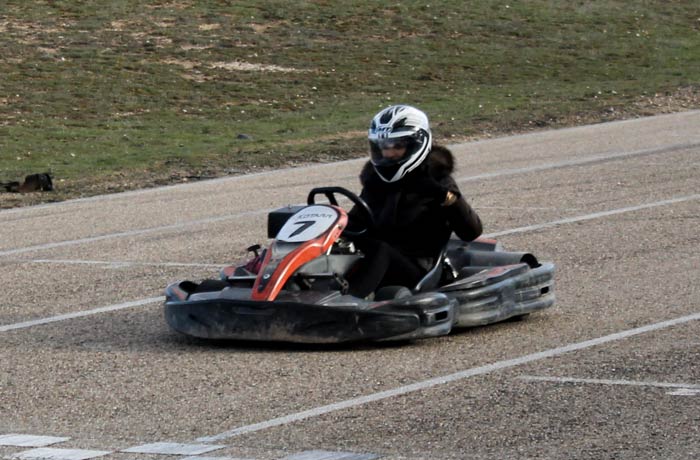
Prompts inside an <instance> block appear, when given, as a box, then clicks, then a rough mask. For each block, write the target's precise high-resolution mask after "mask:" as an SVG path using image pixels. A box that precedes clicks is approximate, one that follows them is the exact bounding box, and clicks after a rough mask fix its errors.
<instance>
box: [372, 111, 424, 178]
mask: <svg viewBox="0 0 700 460" xmlns="http://www.w3.org/2000/svg"><path fill="white" fill-rule="evenodd" d="M367 137H368V139H369V148H370V161H371V162H372V165H373V166H374V169H375V171H377V174H379V177H381V178H382V179H383V180H384V181H385V182H396V181H397V180H400V179H401V178H403V177H404V176H405V175H406V174H408V173H409V172H411V171H413V170H414V169H416V168H417V167H418V166H420V164H421V163H423V160H425V158H426V157H427V156H428V153H430V147H431V145H432V135H431V134H430V126H429V123H428V116H427V115H426V114H425V113H423V112H422V111H420V110H418V109H417V108H415V107H411V106H409V105H393V106H391V107H388V108H386V109H384V110H382V111H381V112H379V113H378V114H376V115H375V116H374V118H373V119H372V123H371V124H370V126H369V135H368V136H367ZM396 144H399V145H405V146H406V153H405V154H404V156H402V157H401V158H399V159H388V158H384V157H383V156H382V148H386V147H387V146H389V145H396Z"/></svg>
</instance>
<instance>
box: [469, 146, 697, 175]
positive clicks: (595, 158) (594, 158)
mask: <svg viewBox="0 0 700 460" xmlns="http://www.w3.org/2000/svg"><path fill="white" fill-rule="evenodd" d="M697 147H700V144H699V143H688V144H675V145H670V146H668V147H662V148H654V149H645V150H635V151H633V152H622V153H613V154H607V155H591V156H587V157H584V158H577V159H574V160H565V161H560V162H558V163H545V164H542V165H534V166H526V167H524V168H515V169H504V170H500V171H495V172H492V173H484V174H477V175H475V176H466V177H460V178H457V179H456V180H457V182H472V181H477V180H482V179H493V178H496V177H503V176H513V175H516V174H526V173H532V172H540V171H546V170H549V169H562V168H568V167H571V166H583V165H589V164H595V163H603V162H608V161H615V160H624V159H626V158H633V157H638V156H645V155H659V154H664V153H672V152H677V151H679V150H687V149H692V148H697Z"/></svg>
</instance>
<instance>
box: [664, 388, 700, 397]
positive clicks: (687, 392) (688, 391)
mask: <svg viewBox="0 0 700 460" xmlns="http://www.w3.org/2000/svg"><path fill="white" fill-rule="evenodd" d="M666 394H667V395H671V396H700V390H695V389H693V388H680V389H678V390H675V391H669V392H668V393H666Z"/></svg>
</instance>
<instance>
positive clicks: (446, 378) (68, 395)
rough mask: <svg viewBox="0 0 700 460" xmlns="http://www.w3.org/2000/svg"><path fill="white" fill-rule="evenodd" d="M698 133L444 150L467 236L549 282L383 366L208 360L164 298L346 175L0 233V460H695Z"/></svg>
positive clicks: (691, 123)
mask: <svg viewBox="0 0 700 460" xmlns="http://www.w3.org/2000/svg"><path fill="white" fill-rule="evenodd" d="M698 126H700V112H697V111H695V112H685V113H681V114H672V115H664V116H659V117H653V118H646V119H639V120H632V121H624V122H615V123H609V124H600V125H594V126H586V127H580V128H574V129H564V130H557V131H550V132H542V133H536V134H528V135H523V136H514V137H506V138H500V139H493V140H487V141H480V142H474V143H469V144H464V145H459V146H453V150H454V152H455V154H456V156H457V160H458V171H457V173H456V175H455V176H456V178H457V179H458V182H459V184H460V187H461V188H462V191H463V192H464V194H465V195H466V196H467V197H468V199H469V200H470V202H471V203H472V204H473V206H474V207H475V208H476V209H477V211H478V212H479V213H480V215H481V217H482V219H483V221H484V223H485V233H486V234H488V235H490V236H494V237H497V238H498V239H499V240H500V241H501V242H502V243H503V244H504V245H505V247H506V248H508V249H512V250H529V251H532V252H534V253H535V254H536V255H537V256H538V257H539V258H540V259H541V260H551V261H554V262H555V263H556V265H557V284H556V293H557V303H556V305H555V307H553V308H551V309H549V310H545V311H543V312H540V313H537V314H533V315H531V316H530V317H529V318H527V319H525V320H523V321H513V322H506V323H502V324H498V325H492V326H488V327H483V328H473V329H466V330H461V331H457V332H456V333H453V334H451V335H450V336H447V337H442V338H437V339H430V340H421V341H416V342H412V343H402V344H391V345H381V346H376V345H363V346H359V347H358V346H354V347H300V346H283V345H265V344H255V343H230V342H228V343H227V342H224V343H221V342H218V343H209V342H206V341H200V340H194V339H189V338H186V337H184V336H181V335H178V334H176V333H174V332H172V331H171V330H169V328H168V327H167V325H166V324H165V322H164V320H163V314H162V306H161V301H162V297H161V296H162V292H163V288H164V287H165V285H166V284H168V283H170V282H172V281H175V280H178V279H195V280H196V279H202V278H207V277H215V276H216V273H217V271H218V268H219V267H220V266H222V265H224V264H228V263H230V262H231V261H235V260H238V259H240V258H242V257H243V256H244V253H245V250H244V248H245V247H246V246H248V245H250V244H252V243H255V242H266V239H265V234H264V233H265V220H266V213H267V212H268V211H269V210H271V209H274V208H277V207H280V206H282V205H286V204H290V203H292V204H294V203H302V202H304V200H305V197H306V194H307V192H308V190H309V189H310V188H311V187H313V186H320V185H341V186H345V187H347V188H350V189H351V190H355V191H358V190H359V183H358V180H357V173H358V172H359V169H360V167H361V165H362V162H361V161H359V160H358V161H346V162H341V163H334V164H326V165H318V166H309V167H302V168H296V169H288V170H281V171H275V172H267V173H261V174H253V175H249V176H242V177H232V178H226V179H220V180H212V181H207V182H200V183H193V184H188V185H178V186H172V187H164V188H159V189H153V190H145V191H138V192H129V193H123V194H117V195H110V196H101V197H95V198H88V199H82V200H75V201H69V202H65V203H58V204H50V205H45V206H36V207H30V208H23V209H13V210H6V211H2V212H0V267H1V269H0V283H1V285H2V287H3V290H4V294H3V296H2V298H1V299H0V363H1V365H2V366H1V371H0V372H1V373H0V456H2V457H9V458H21V459H37V458H51V459H56V460H64V459H66V460H83V459H89V458H101V459H105V460H119V459H122V460H138V459H149V460H150V459H154V460H155V459H163V460H168V459H170V460H173V459H174V460H179V459H185V458H188V459H190V458H192V457H195V458H197V459H203V458H204V459H209V458H228V459H243V458H245V459H253V460H267V459H270V460H277V459H287V460H319V459H343V460H353V459H355V460H357V459H371V458H382V459H406V460H409V459H410V460H414V459H466V458H478V459H523V458H561V459H613V458H614V459H649V458H659V459H691V458H700V365H699V364H698V362H700V283H699V281H700V276H699V275H700V268H698V267H700V249H699V246H700V231H699V230H698V228H700V217H699V214H700V212H699V211H700V129H698Z"/></svg>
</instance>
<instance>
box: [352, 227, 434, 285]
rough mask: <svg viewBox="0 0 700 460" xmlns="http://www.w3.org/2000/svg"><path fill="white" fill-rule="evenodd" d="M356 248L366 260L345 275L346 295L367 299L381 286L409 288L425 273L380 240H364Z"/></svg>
mask: <svg viewBox="0 0 700 460" xmlns="http://www.w3.org/2000/svg"><path fill="white" fill-rule="evenodd" d="M358 247H359V248H360V249H361V250H362V252H363V253H364V254H365V258H364V259H363V260H362V261H361V262H360V263H359V264H358V266H356V267H355V268H354V269H353V270H352V272H351V273H350V274H348V276H347V279H348V282H349V283H350V289H349V292H350V294H352V295H353V296H355V297H360V298H364V297H367V296H368V295H370V294H371V293H373V292H374V291H376V290H377V288H379V287H381V286H406V287H408V288H412V287H413V286H415V285H416V284H417V283H418V281H420V279H421V277H422V276H423V274H424V273H423V271H424V270H423V269H422V268H421V267H419V266H418V265H417V264H416V263H415V262H413V261H412V260H411V259H409V258H408V257H406V256H404V255H403V254H401V253H400V252H399V251H398V250H396V249H395V248H393V247H392V246H390V245H389V244H387V243H385V242H383V241H379V240H373V239H364V240H363V241H362V242H361V243H360V244H359V245H358Z"/></svg>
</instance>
